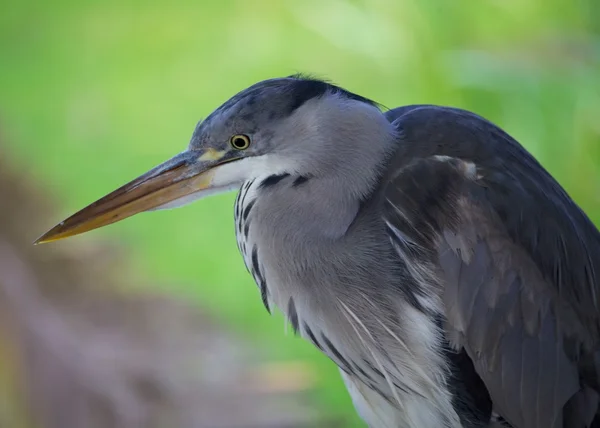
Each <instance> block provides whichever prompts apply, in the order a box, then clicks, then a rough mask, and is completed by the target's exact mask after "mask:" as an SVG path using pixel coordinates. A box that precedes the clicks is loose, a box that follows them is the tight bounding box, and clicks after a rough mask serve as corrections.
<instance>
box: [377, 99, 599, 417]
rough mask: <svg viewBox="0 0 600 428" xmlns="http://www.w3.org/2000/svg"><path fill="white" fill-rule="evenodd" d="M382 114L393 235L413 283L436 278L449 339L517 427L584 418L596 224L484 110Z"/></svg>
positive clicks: (593, 401) (594, 370)
mask: <svg viewBox="0 0 600 428" xmlns="http://www.w3.org/2000/svg"><path fill="white" fill-rule="evenodd" d="M388 117H389V118H390V120H392V121H394V124H395V125H397V129H398V131H399V134H400V145H399V148H398V152H397V153H396V155H395V156H394V158H393V159H392V160H391V164H390V166H389V169H388V172H387V176H386V177H385V179H384V188H383V196H384V216H385V220H386V223H387V225H388V233H389V236H390V238H391V240H392V243H393V244H394V247H395V248H396V250H397V251H398V252H399V253H401V254H402V256H403V257H405V258H408V259H409V261H408V263H409V265H410V264H412V265H414V266H417V265H416V262H417V260H418V261H419V262H420V263H421V264H420V265H419V266H421V267H422V268H420V269H419V270H418V271H416V270H415V271H416V273H415V279H417V280H420V281H430V282H434V283H435V284H436V285H437V287H438V290H439V296H440V301H441V308H440V309H439V311H440V312H441V315H442V318H443V320H444V327H445V331H446V335H447V338H448V341H449V343H450V344H451V345H452V346H453V347H454V349H456V350H457V351H458V350H464V351H466V353H467V354H468V356H469V357H470V358H471V360H472V362H473V365H474V367H475V370H476V371H477V373H478V375H479V377H480V378H481V379H482V380H483V382H484V383H485V386H486V388H487V390H488V392H489V394H490V397H491V400H492V402H493V406H494V409H495V411H496V412H498V413H499V414H500V415H502V416H503V417H504V418H505V419H506V420H507V421H509V422H510V423H511V424H512V425H513V426H514V427H515V428H548V427H569V428H576V427H589V426H590V423H591V420H592V419H593V418H594V415H595V414H596V411H597V407H598V398H599V394H598V392H599V391H600V388H599V382H598V378H599V376H598V374H599V370H598V367H599V365H598V364H599V363H600V354H599V352H598V347H599V343H600V335H599V331H600V326H599V319H600V317H599V310H598V304H599V301H598V288H599V286H600V284H599V281H598V276H597V275H599V274H600V234H599V232H598V230H597V229H596V228H595V226H594V225H593V224H592V222H591V221H590V220H589V219H588V217H587V216H586V215H585V214H584V213H583V212H582V211H581V210H580V209H579V208H578V207H577V205H576V204H575V203H574V202H573V201H572V200H571V199H570V198H569V196H568V195H567V194H566V193H565V192H564V190H563V189H562V188H561V187H560V186H559V185H558V183H557V182H556V181H555V180H554V179H553V178H552V177H551V176H550V175H549V174H548V173H547V172H546V171H545V170H544V169H543V168H542V166H541V165H540V164H539V163H537V162H536V161H535V159H534V158H533V157H532V156H531V155H530V154H528V153H527V152H526V151H525V150H524V149H523V148H522V147H521V146H520V145H519V144H518V143H517V142H516V141H515V140H513V139H512V138H511V137H510V136H508V135H507V134H505V133H504V132H503V131H501V130H500V129H499V128H497V127H496V126H494V125H493V124H491V123H489V122H487V121H485V120H484V119H482V118H480V117H478V116H476V115H474V114H471V113H468V112H465V111H461V110H456V109H449V108H442V107H434V106H413V107H405V108H402V110H392V111H391V112H388ZM411 258H412V259H413V261H412V262H411V261H410V259H411ZM423 272H428V273H429V275H426V274H424V273H423Z"/></svg>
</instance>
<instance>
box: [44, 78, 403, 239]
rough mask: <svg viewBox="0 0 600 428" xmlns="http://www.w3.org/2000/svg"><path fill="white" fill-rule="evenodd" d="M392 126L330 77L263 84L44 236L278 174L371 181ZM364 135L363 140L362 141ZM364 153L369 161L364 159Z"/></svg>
mask: <svg viewBox="0 0 600 428" xmlns="http://www.w3.org/2000/svg"><path fill="white" fill-rule="evenodd" d="M392 132H393V131H392V129H391V124H389V122H388V121H387V120H386V119H385V117H384V116H383V114H382V113H381V111H380V110H379V108H378V106H377V105H376V104H375V103H374V102H372V101H370V100H368V99H365V98H363V97H360V96H358V95H355V94H352V93H350V92H347V91H345V90H343V89H341V88H339V87H337V86H334V85H331V84H329V83H327V82H324V81H321V80H317V79H311V78H305V77H302V76H291V77H287V78H279V79H271V80H266V81H262V82H259V83H257V84H255V85H253V86H251V87H249V88H247V89H245V90H243V91H242V92H240V93H238V94H237V95H235V96H233V97H232V98H231V99H229V100H228V101H227V102H225V103H224V104H223V105H221V106H220V107H219V108H217V109H216V110H215V111H214V112H212V113H211V114H210V115H209V116H208V117H207V118H206V119H205V120H203V121H201V122H200V123H198V125H197V126H196V129H195V130H194V133H193V135H192V138H191V141H190V144H189V146H188V148H187V150H185V151H184V152H182V153H180V154H178V155H176V156H174V157H173V158H171V159H169V160H168V161H166V162H164V163H162V164H160V165H158V166H157V167H155V168H153V169H151V170H150V171H148V172H147V173H145V174H143V175H141V176H140V177H138V178H136V179H134V180H133V181H131V182H129V183H127V184H125V185H124V186H122V187H120V188H119V189H117V190H115V191H113V192H111V193H109V194H108V195H106V196H104V197H103V198H101V199H99V200H98V201H96V202H94V203H92V204H91V205H89V206H87V207H86V208H84V209H82V210H81V211H79V212H77V213H75V214H74V215H72V216H71V217H69V218H67V219H66V220H64V221H62V222H61V223H59V224H58V225H56V226H55V227H54V228H52V229H51V230H50V231H48V232H47V233H45V234H44V235H43V236H41V237H40V238H39V239H38V240H37V241H36V243H44V242H50V241H55V240H59V239H63V238H66V237H69V236H73V235H78V234H81V233H84V232H87V231H90V230H93V229H96V228H99V227H102V226H106V225H108V224H112V223H115V222H117V221H120V220H123V219H125V218H127V217H130V216H132V215H135V214H137V213H140V212H144V211H151V210H157V209H164V208H173V207H177V206H181V205H185V204H187V203H189V202H191V201H193V200H196V199H199V198H202V197H204V196H207V195H210V194H215V193H221V192H224V191H228V190H234V189H238V188H239V187H240V186H241V184H242V183H243V182H245V181H246V180H250V179H254V178H258V177H261V176H268V175H273V174H283V173H286V174H291V175H298V176H304V177H311V178H319V177H327V176H334V175H335V178H336V179H338V180H342V181H344V180H345V182H347V183H350V182H351V181H352V177H354V176H356V175H360V176H363V177H366V178H365V179H366V180H367V181H368V177H369V174H370V173H371V171H368V172H369V173H367V171H364V172H363V171H361V170H360V169H361V168H363V167H364V168H371V167H372V164H371V163H370V162H368V157H369V156H373V162H376V160H375V158H379V157H380V156H381V153H382V152H383V151H385V147H384V146H383V145H382V146H381V147H379V146H378V145H377V144H371V143H369V140H370V141H377V140H381V139H385V137H386V136H389V135H390V134H391V133H392ZM359 140H362V141H359ZM365 157H366V158H367V159H365Z"/></svg>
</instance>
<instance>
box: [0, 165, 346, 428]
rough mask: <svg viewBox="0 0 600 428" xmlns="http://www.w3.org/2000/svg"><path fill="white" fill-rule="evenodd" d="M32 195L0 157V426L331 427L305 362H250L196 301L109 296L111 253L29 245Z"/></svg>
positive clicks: (251, 355)
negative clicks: (312, 398)
mask: <svg viewBox="0 0 600 428" xmlns="http://www.w3.org/2000/svg"><path fill="white" fill-rule="evenodd" d="M41 193H42V192H36V191H34V186H32V184H31V183H28V182H27V178H26V177H21V176H18V175H17V174H15V173H14V171H13V172H11V171H10V168H9V166H8V165H6V164H3V163H2V162H0V427H2V428H4V427H10V428H34V427H35V428H38V427H39V428H96V427H102V428H112V427H114V428H121V427H123V428H138V427H144V428H146V427H181V428H188V427H189V428H192V427H193V428H196V427H198V428H205V427H206V428H220V427H227V428H234V427H240V428H241V427H244V428H246V427H247V428H250V427H257V428H258V427H308V426H311V427H314V426H328V427H330V426H334V425H337V424H334V423H333V422H331V421H328V422H325V421H322V420H320V421H318V422H317V421H316V419H315V415H314V414H312V413H311V411H310V408H311V406H310V405H309V404H308V403H306V402H305V401H306V400H305V398H306V395H307V391H308V389H309V388H310V386H311V384H312V382H311V380H310V377H309V376H308V375H309V374H310V373H308V372H307V370H306V369H304V368H302V367H292V366H289V367H288V366H284V367H276V366H270V365H267V366H264V365H263V366H261V365H259V362H260V361H261V355H259V354H257V353H256V352H254V350H253V349H252V348H251V347H248V346H245V345H244V344H243V341H241V340H239V338H235V337H232V335H231V334H228V333H227V332H225V331H223V330H222V329H220V328H219V326H217V325H215V324H214V323H212V322H211V320H209V319H208V317H207V316H206V315H203V314H202V313H199V311H198V310H197V308H192V307H188V306H186V305H184V304H183V303H182V302H178V301H175V300H173V299H172V298H169V297H166V296H161V295H156V294H153V295H141V294H139V293H138V292H135V293H133V292H132V293H125V292H122V291H121V292H119V291H117V290H119V289H120V290H123V289H124V287H121V286H120V284H118V283H117V281H116V280H115V278H116V277H117V275H114V274H113V273H114V272H115V270H116V267H117V265H116V262H115V259H116V258H117V255H115V254H114V249H112V248H111V249H106V248H105V249H102V248H88V247H85V248H84V247H82V244H80V243H79V242H78V241H76V240H74V241H70V242H69V245H60V244H59V245H54V246H46V247H34V246H33V245H32V244H31V238H32V234H31V230H32V229H33V230H35V231H39V232H42V231H43V229H44V227H46V226H48V219H47V215H48V214H47V213H50V212H51V209H50V208H49V206H48V205H49V204H48V203H47V201H45V200H44V198H42V197H40V195H41ZM40 216H46V218H40ZM52 217H53V218H55V216H52ZM42 220H43V221H42ZM67 251H68V252H67ZM337 426H339V425H337Z"/></svg>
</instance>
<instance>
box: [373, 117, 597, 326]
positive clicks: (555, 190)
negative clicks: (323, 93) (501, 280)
mask: <svg viewBox="0 0 600 428" xmlns="http://www.w3.org/2000/svg"><path fill="white" fill-rule="evenodd" d="M387 115H388V118H389V119H390V120H391V121H392V122H393V123H394V125H395V126H396V129H397V130H398V133H399V141H398V147H397V150H396V153H395V154H394V155H393V156H392V157H391V158H390V161H389V163H388V167H387V171H386V174H385V177H384V179H383V180H382V186H381V191H382V194H383V195H384V196H385V198H386V199H387V202H388V204H387V209H386V210H385V212H386V213H387V214H390V213H391V212H392V211H390V205H391V204H394V205H395V206H396V208H398V207H401V209H402V210H404V211H406V212H407V214H408V215H412V216H414V217H412V220H411V221H410V222H409V223H410V224H407V225H406V227H412V228H417V229H419V230H420V231H419V235H421V237H423V235H424V234H425V235H426V236H427V237H428V238H429V239H430V241H429V245H434V241H435V236H436V235H439V234H440V233H443V232H444V231H449V230H451V229H453V230H454V231H456V232H458V233H466V230H465V228H469V227H470V228H473V229H474V230H473V233H477V234H479V235H485V234H488V235H489V234H490V233H492V231H494V233H495V234H496V236H498V234H502V235H503V238H505V239H507V241H509V242H510V243H511V244H512V245H515V246H516V247H518V248H519V249H521V250H522V252H523V257H526V258H528V259H530V260H531V261H532V262H533V263H534V265H535V267H536V268H537V269H538V270H539V271H540V273H541V275H542V276H543V278H544V279H545V282H546V283H547V286H548V287H552V288H554V289H555V291H557V292H559V294H560V297H563V298H565V299H566V300H568V301H569V302H571V303H572V304H575V305H576V306H577V307H579V308H580V309H585V312H586V313H588V314H593V315H594V316H596V317H598V315H599V313H600V312H599V310H598V308H599V306H600V302H599V300H598V296H597V294H596V291H597V288H598V287H599V286H600V283H599V280H600V276H598V275H600V233H599V232H598V229H597V228H596V227H595V225H594V224H593V223H592V221H591V220H590V219H589V218H588V216H587V215H586V214H585V213H584V212H583V211H582V210H581V208H580V207H579V206H578V205H577V204H576V203H575V202H574V201H573V200H572V199H571V198H570V196H569V195H568V194H567V193H566V191H565V190H564V189H563V188H562V187H561V186H560V184H559V183H558V182H557V181H556V180H555V179H554V178H553V177H552V176H551V175H550V174H549V173H548V172H547V171H546V170H545V169H544V168H543V167H542V165H541V164H540V163H539V162H538V161H537V160H536V159H535V158H534V157H533V156H532V155H531V154H530V153H529V152H527V151H526V150H525V149H524V148H523V146H521V145H520V144H519V143H518V142H517V141H516V140H514V139H513V138H512V137H511V136H509V135H508V134H507V133H505V132H504V131H502V130H501V129H500V128H499V127H497V126H496V125H494V124H492V123H491V122H489V121H487V120H485V119H483V118H481V117H479V116H477V115H475V114H474V113H471V112H468V111H465V110H460V109H455V108H448V107H438V106H430V105H418V106H407V107H400V108H398V109H394V110H391V111H389V112H388V113H387ZM405 220H406V219H405ZM469 222H470V224H468V223H469ZM457 228H458V229H457ZM460 228H462V230H459V229H460ZM488 238H489V237H488ZM423 244H426V243H425V242H423ZM513 262H518V260H513Z"/></svg>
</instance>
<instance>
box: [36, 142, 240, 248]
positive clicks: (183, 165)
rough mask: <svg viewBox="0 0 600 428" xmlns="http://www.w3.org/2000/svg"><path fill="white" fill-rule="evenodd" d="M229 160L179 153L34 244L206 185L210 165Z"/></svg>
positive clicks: (87, 228) (207, 153) (211, 154)
mask: <svg viewBox="0 0 600 428" xmlns="http://www.w3.org/2000/svg"><path fill="white" fill-rule="evenodd" d="M231 160H234V159H232V158H229V159H228V158H227V156H226V155H225V153H224V152H218V151H215V150H213V149H208V150H207V151H205V152H195V151H186V152H183V153H180V154H178V155H177V156H175V157H173V158H171V159H169V160H168V161H166V162H164V163H162V164H160V165H159V166H157V167H155V168H153V169H151V170H150V171H148V172H147V173H145V174H143V175H141V176H140V177H138V178H136V179H135V180H133V181H131V182H129V183H127V184H125V185H124V186H122V187H120V188H119V189H117V190H115V191H114V192H112V193H109V194H108V195H106V196H104V197H103V198H101V199H99V200H97V201H96V202H94V203H92V204H90V205H88V206H87V207H85V208H83V209H82V210H81V211H79V212H77V213H75V214H73V215H72V216H71V217H69V218H67V219H66V220H64V221H62V222H60V223H59V224H57V225H56V226H54V227H53V228H52V229H50V230H49V231H48V232H46V233H45V234H44V235H42V236H41V237H40V238H38V239H37V240H36V241H35V243H34V244H42V243H46V242H51V241H57V240H59V239H64V238H68V237H70V236H74V235H79V234H81V233H84V232H88V231H90V230H93V229H97V228H100V227H103V226H106V225H109V224H112V223H116V222H118V221H121V220H123V219H126V218H127V217H131V216H133V215H135V214H137V213H140V212H143V211H148V210H152V209H155V208H158V207H160V206H162V205H165V204H168V203H170V202H173V201H175V200H177V199H179V198H183V197H185V196H188V195H191V194H193V193H196V192H199V191H202V190H205V189H208V188H210V187H211V182H212V178H213V176H214V169H213V168H214V167H215V166H217V165H221V164H223V163H225V162H228V161H231Z"/></svg>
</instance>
